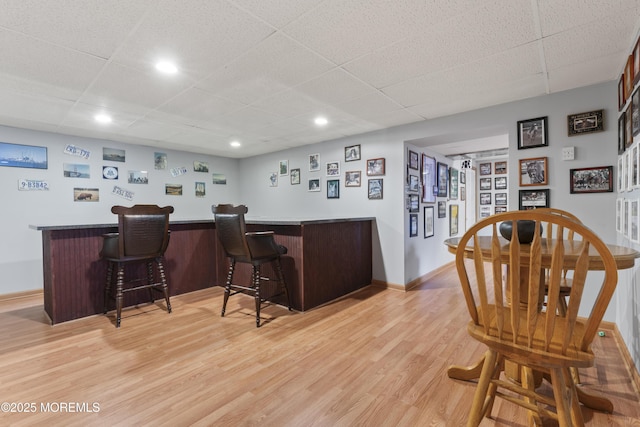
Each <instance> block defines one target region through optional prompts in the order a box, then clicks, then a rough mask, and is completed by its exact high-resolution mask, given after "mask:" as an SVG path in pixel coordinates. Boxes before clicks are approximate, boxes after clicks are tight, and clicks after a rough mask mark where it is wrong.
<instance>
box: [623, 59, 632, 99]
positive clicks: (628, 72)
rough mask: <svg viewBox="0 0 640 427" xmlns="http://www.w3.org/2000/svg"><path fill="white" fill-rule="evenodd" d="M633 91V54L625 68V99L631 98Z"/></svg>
mask: <svg viewBox="0 0 640 427" xmlns="http://www.w3.org/2000/svg"><path fill="white" fill-rule="evenodd" d="M632 90H633V52H631V55H629V56H628V57H627V64H626V65H625V67H624V98H625V99H629V98H630V97H631V91H632Z"/></svg>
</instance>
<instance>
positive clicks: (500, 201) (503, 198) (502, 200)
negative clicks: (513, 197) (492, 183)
mask: <svg viewBox="0 0 640 427" xmlns="http://www.w3.org/2000/svg"><path fill="white" fill-rule="evenodd" d="M496 206H507V193H496Z"/></svg>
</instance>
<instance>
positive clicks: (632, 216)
mask: <svg viewBox="0 0 640 427" xmlns="http://www.w3.org/2000/svg"><path fill="white" fill-rule="evenodd" d="M638 227H640V223H639V222H638V199H631V200H630V201H629V239H630V240H631V241H632V242H635V243H639V242H640V229H639V228H638Z"/></svg>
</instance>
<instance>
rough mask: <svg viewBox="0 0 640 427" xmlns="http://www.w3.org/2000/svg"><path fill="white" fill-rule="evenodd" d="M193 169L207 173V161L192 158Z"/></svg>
mask: <svg viewBox="0 0 640 427" xmlns="http://www.w3.org/2000/svg"><path fill="white" fill-rule="evenodd" d="M193 171H194V172H204V173H209V163H207V162H201V161H199V160H194V161H193Z"/></svg>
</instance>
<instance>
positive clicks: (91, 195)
mask: <svg viewBox="0 0 640 427" xmlns="http://www.w3.org/2000/svg"><path fill="white" fill-rule="evenodd" d="M73 201H74V202H99V201H100V189H99V188H74V189H73Z"/></svg>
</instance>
